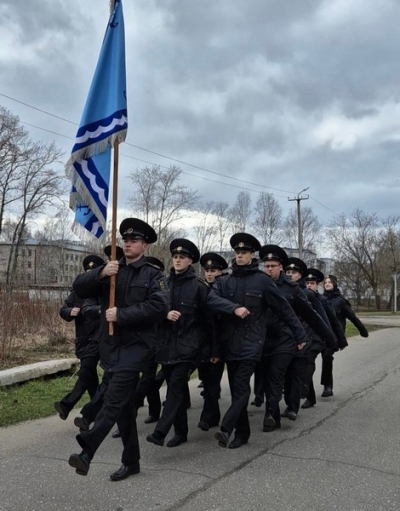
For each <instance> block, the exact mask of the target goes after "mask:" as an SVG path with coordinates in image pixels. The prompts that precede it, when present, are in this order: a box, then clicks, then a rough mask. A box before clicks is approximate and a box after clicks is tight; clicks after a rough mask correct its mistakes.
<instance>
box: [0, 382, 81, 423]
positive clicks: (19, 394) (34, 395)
mask: <svg viewBox="0 0 400 511" xmlns="http://www.w3.org/2000/svg"><path fill="white" fill-rule="evenodd" d="M75 381H76V376H74V375H73V373H70V374H68V375H67V376H65V374H64V375H63V376H57V377H55V378H54V377H53V378H38V379H36V380H31V381H29V382H27V383H23V384H20V385H13V386H11V387H0V427H3V426H10V425H11V424H16V423H18V422H22V421H26V420H32V419H39V418H41V417H48V416H49V415H54V414H55V413H56V411H55V410H54V401H59V400H60V399H62V398H63V397H64V396H65V394H67V393H68V392H69V391H70V390H71V389H72V387H73V386H74V384H75ZM87 401H88V395H85V396H84V397H83V398H82V399H81V401H80V402H79V404H78V406H80V407H81V406H83V405H84V404H85V403H86V402H87Z"/></svg>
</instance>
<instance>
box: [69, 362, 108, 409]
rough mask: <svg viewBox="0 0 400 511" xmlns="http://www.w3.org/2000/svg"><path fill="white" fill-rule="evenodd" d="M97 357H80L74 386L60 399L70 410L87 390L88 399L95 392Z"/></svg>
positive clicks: (97, 378)
mask: <svg viewBox="0 0 400 511" xmlns="http://www.w3.org/2000/svg"><path fill="white" fill-rule="evenodd" d="M98 362H99V357H96V356H95V357H84V358H82V359H81V366H80V368H79V372H78V379H77V381H76V383H75V385H74V388H73V389H72V390H71V392H69V393H68V394H67V395H66V396H64V397H63V398H62V399H61V403H62V404H63V405H64V407H65V408H66V409H67V410H68V411H71V410H72V408H74V406H75V405H76V403H78V401H79V400H80V399H81V397H82V396H83V394H84V393H85V392H86V391H88V393H89V396H90V399H92V398H93V396H94V395H95V394H96V391H97V388H98V386H99V377H98V375H97V364H98Z"/></svg>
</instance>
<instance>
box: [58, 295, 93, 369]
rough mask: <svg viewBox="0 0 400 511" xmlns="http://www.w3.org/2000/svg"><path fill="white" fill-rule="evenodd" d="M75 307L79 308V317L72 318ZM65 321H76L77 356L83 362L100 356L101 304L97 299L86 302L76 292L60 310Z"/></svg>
mask: <svg viewBox="0 0 400 511" xmlns="http://www.w3.org/2000/svg"><path fill="white" fill-rule="evenodd" d="M74 307H79V308H80V312H79V314H78V316H71V311H72V309H73V308H74ZM60 316H61V317H62V319H64V320H65V321H68V322H70V321H73V320H75V354H76V356H77V357H78V358H79V359H80V360H81V359H82V358H84V357H98V356H99V336H100V303H99V300H98V299H97V298H93V299H89V300H85V299H83V298H79V297H78V296H77V295H76V293H75V292H74V291H71V293H70V294H69V295H68V297H67V298H66V300H65V302H64V304H63V306H62V307H61V309H60Z"/></svg>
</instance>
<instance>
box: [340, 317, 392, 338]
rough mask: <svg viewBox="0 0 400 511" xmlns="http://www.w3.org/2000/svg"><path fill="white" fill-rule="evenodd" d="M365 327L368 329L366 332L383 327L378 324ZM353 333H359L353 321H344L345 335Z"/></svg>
mask: <svg viewBox="0 0 400 511" xmlns="http://www.w3.org/2000/svg"><path fill="white" fill-rule="evenodd" d="M365 328H366V329H367V330H368V332H373V331H374V330H382V329H383V328H385V327H384V326H378V325H365ZM354 335H360V332H359V331H358V330H357V328H356V327H355V326H354V325H353V323H350V321H346V337H353V336H354Z"/></svg>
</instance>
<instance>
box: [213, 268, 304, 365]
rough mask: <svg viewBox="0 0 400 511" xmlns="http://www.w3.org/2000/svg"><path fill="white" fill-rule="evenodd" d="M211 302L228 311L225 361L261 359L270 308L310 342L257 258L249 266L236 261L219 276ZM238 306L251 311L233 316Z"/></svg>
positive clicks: (224, 331) (224, 324)
mask: <svg viewBox="0 0 400 511" xmlns="http://www.w3.org/2000/svg"><path fill="white" fill-rule="evenodd" d="M208 304H209V305H210V307H211V308H212V309H213V310H215V311H218V312H222V313H225V314H223V315H222V317H221V332H222V339H221V341H222V343H223V346H224V358H225V360H256V361H258V360H260V358H261V355H262V350H263V345H264V342H265V338H266V334H267V311H268V308H271V309H272V311H273V312H274V313H275V314H276V316H277V317H278V318H279V319H280V320H281V321H282V322H283V323H285V325H288V326H289V328H290V329H291V331H292V332H293V335H294V337H296V339H297V341H298V343H299V344H300V343H303V342H307V336H306V333H305V331H304V329H303V327H302V326H301V323H300V322H299V320H298V319H297V317H296V315H295V314H294V312H293V310H292V308H291V307H290V305H289V304H288V302H287V301H286V299H285V298H284V297H283V295H282V294H281V293H280V291H279V290H278V288H277V287H276V285H275V283H274V282H273V280H272V279H271V277H269V276H268V275H266V274H265V273H264V272H262V271H260V270H259V268H258V261H257V259H253V261H252V263H251V264H250V265H246V266H238V265H237V264H236V263H235V262H234V263H233V264H232V273H231V274H230V275H226V276H223V277H220V278H218V279H217V281H216V283H215V284H214V285H213V287H212V289H211V291H210V293H209V295H208ZM238 307H246V308H247V309H248V310H249V311H250V314H249V315H248V316H247V317H246V318H245V319H240V318H239V317H237V316H236V315H234V311H235V309H237V308H238ZM268 335H269V334H268ZM292 339H293V337H292ZM292 342H293V341H292Z"/></svg>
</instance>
